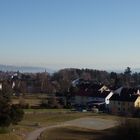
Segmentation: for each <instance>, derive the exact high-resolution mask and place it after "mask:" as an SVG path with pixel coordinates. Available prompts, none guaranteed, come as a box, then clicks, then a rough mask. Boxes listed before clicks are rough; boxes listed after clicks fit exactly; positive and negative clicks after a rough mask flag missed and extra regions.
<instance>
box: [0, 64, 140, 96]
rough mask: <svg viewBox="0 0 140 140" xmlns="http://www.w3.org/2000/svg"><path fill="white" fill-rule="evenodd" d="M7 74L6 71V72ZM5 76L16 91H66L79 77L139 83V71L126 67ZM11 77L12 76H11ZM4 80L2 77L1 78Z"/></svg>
mask: <svg viewBox="0 0 140 140" xmlns="http://www.w3.org/2000/svg"><path fill="white" fill-rule="evenodd" d="M7 75H8V73H7ZM2 77H6V78H5V79H9V82H10V83H11V84H13V82H14V85H12V86H13V87H14V88H13V89H14V92H15V93H16V92H18V93H50V94H51V93H56V92H61V93H64V92H67V91H68V89H69V87H70V86H71V83H72V81H73V80H75V79H78V78H81V79H84V80H85V81H86V80H87V81H92V82H94V83H101V84H105V85H107V86H109V87H119V86H126V87H134V86H139V85H140V73H132V71H131V68H130V67H127V68H126V69H125V70H124V72H123V73H116V72H107V71H100V70H93V69H74V68H68V69H62V70H60V71H58V72H55V73H54V74H49V73H47V72H42V73H26V74H25V73H19V72H18V73H17V74H16V75H14V76H11V73H10V75H8V76H2V74H0V79H2ZM11 77H12V78H11ZM3 81H4V79H3Z"/></svg>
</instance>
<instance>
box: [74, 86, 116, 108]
mask: <svg viewBox="0 0 140 140" xmlns="http://www.w3.org/2000/svg"><path fill="white" fill-rule="evenodd" d="M112 95H113V92H112V91H110V90H109V89H108V88H107V87H106V86H104V85H99V84H92V85H90V86H89V85H87V84H86V85H85V84H84V85H80V88H79V89H78V91H77V92H76V93H75V94H74V96H73V104H74V105H80V106H88V107H90V108H92V107H94V106H96V107H98V108H100V107H101V106H102V107H101V108H102V109H103V108H104V109H106V108H108V104H109V99H110V97H111V96H112Z"/></svg>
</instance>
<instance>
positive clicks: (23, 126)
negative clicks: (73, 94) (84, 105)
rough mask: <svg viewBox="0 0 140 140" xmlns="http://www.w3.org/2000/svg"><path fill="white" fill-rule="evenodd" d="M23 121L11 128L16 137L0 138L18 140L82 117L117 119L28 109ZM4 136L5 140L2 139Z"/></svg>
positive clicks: (63, 110)
mask: <svg viewBox="0 0 140 140" xmlns="http://www.w3.org/2000/svg"><path fill="white" fill-rule="evenodd" d="M25 112H26V113H25V116H24V119H23V120H22V121H21V122H20V123H19V125H17V126H12V128H11V129H14V130H15V132H14V134H16V135H18V136H15V135H13V134H10V135H9V137H7V135H8V134H7V135H1V134H0V138H1V137H2V138H1V139H2V140H3V139H4V140H12V139H11V138H14V137H15V138H14V140H18V139H19V136H22V135H26V134H28V133H29V132H30V131H32V130H35V129H37V128H39V127H42V126H50V125H56V124H58V123H61V122H65V121H69V120H73V119H77V118H82V117H89V116H90V117H99V118H106V119H115V120H116V119H117V118H118V117H116V116H110V115H105V114H94V113H92V112H89V113H88V112H86V113H82V112H71V111H70V110H66V109H37V110H34V109H28V110H25ZM4 136H5V138H3V137H4ZM1 139H0V140H1Z"/></svg>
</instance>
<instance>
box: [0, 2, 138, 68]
mask: <svg viewBox="0 0 140 140" xmlns="http://www.w3.org/2000/svg"><path fill="white" fill-rule="evenodd" d="M139 7H140V1H139V0H0V64H6V65H16V66H39V67H47V68H52V69H61V68H70V67H73V68H92V69H104V70H107V69H111V70H113V69H124V68H126V67H127V66H130V67H132V68H140V63H139V62H140V61H139V60H140V8H139Z"/></svg>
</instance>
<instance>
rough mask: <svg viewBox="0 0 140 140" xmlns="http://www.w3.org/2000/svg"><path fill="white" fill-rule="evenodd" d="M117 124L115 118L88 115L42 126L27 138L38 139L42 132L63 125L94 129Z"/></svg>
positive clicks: (28, 139)
mask: <svg viewBox="0 0 140 140" xmlns="http://www.w3.org/2000/svg"><path fill="white" fill-rule="evenodd" d="M116 125H117V121H114V120H106V119H100V118H93V117H87V118H80V119H75V120H72V121H67V122H64V123H62V124H58V125H53V126H48V127H42V128H39V129H36V130H35V131H33V132H31V133H29V134H28V135H27V137H26V139H25V140H37V138H38V137H39V136H40V134H41V133H42V132H43V131H45V130H47V129H52V128H57V127H63V126H76V127H80V128H87V129H94V130H104V129H108V128H111V127H114V126H116Z"/></svg>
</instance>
